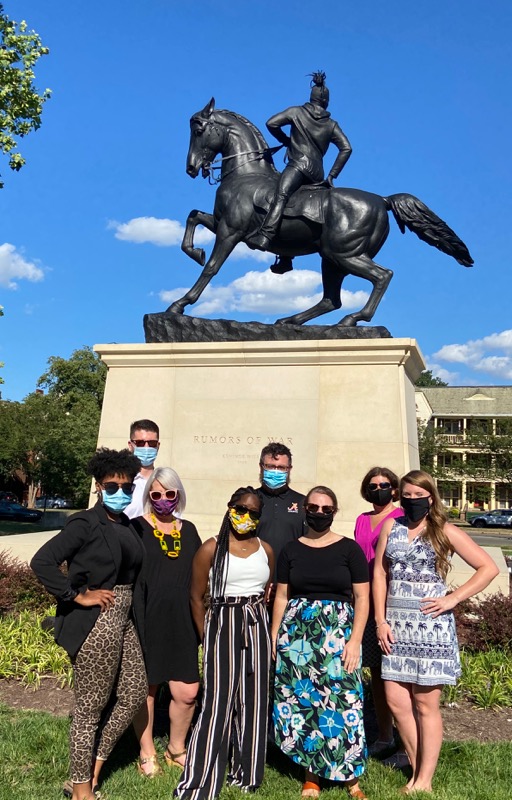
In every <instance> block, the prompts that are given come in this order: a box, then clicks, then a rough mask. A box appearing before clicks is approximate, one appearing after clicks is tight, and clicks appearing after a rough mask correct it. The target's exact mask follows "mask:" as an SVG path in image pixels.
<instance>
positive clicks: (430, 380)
mask: <svg viewBox="0 0 512 800" xmlns="http://www.w3.org/2000/svg"><path fill="white" fill-rule="evenodd" d="M416 386H419V387H421V386H448V384H447V383H446V381H443V380H441V378H436V376H435V375H433V374H432V370H431V369H424V370H423V372H422V373H421V375H420V377H419V378H418V380H417V381H416Z"/></svg>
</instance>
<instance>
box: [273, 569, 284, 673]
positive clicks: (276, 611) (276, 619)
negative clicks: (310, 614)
mask: <svg viewBox="0 0 512 800" xmlns="http://www.w3.org/2000/svg"><path fill="white" fill-rule="evenodd" d="M287 603H288V584H287V583H278V584H277V589H276V599H275V600H274V608H273V611H272V655H273V656H274V658H275V657H276V647H277V634H278V633H279V626H280V624H281V622H282V619H283V616H284V612H285V608H286V604H287Z"/></svg>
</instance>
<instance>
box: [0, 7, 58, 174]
mask: <svg viewBox="0 0 512 800" xmlns="http://www.w3.org/2000/svg"><path fill="white" fill-rule="evenodd" d="M48 52H49V50H48V48H47V47H45V46H44V45H43V43H42V42H41V37H40V36H39V35H38V34H37V33H36V32H35V31H31V30H28V26H27V23H26V22H25V21H24V20H22V21H21V22H19V23H18V22H14V20H11V19H9V17H8V16H7V14H6V13H5V12H4V7H3V4H2V3H0V149H1V151H2V153H4V155H6V156H9V166H10V168H11V169H13V170H15V171H18V170H20V169H21V168H22V166H23V165H24V164H25V159H24V158H23V156H22V155H21V153H20V152H19V151H18V149H17V148H18V140H19V139H22V138H23V137H24V136H27V134H29V133H30V132H31V131H35V130H37V129H38V128H39V127H40V126H41V114H42V111H43V105H44V103H45V102H46V101H47V100H48V98H49V97H50V94H51V92H50V90H49V89H45V90H44V91H43V92H42V93H41V94H40V93H39V92H38V91H37V89H36V86H35V83H34V79H35V74H34V67H35V65H36V63H37V61H38V60H39V59H40V58H41V56H44V55H47V54H48ZM2 187H3V182H2V181H1V180H0V188H2Z"/></svg>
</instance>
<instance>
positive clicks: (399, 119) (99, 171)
mask: <svg viewBox="0 0 512 800" xmlns="http://www.w3.org/2000/svg"><path fill="white" fill-rule="evenodd" d="M4 6H5V10H6V12H7V13H8V14H9V15H10V16H11V17H13V18H15V19H20V18H22V17H23V18H25V19H26V20H27V21H28V23H29V27H31V28H34V29H35V30H37V31H38V33H40V35H41V36H42V38H43V41H44V43H45V44H46V45H48V46H49V47H50V50H51V52H50V55H49V56H47V57H45V58H44V59H42V60H41V61H40V62H39V64H38V66H37V83H38V86H39V88H40V89H44V88H46V87H50V88H51V89H52V90H53V95H52V98H51V100H49V101H48V103H47V104H46V107H45V109H44V113H43V124H42V127H41V128H40V130H39V131H37V132H36V133H35V134H31V135H30V136H29V137H28V138H27V139H26V140H25V141H24V142H22V147H21V150H22V153H23V155H24V156H25V158H26V159H27V165H26V166H25V167H24V168H23V170H22V171H21V172H20V173H17V174H15V173H11V171H10V170H9V169H8V167H7V164H6V162H5V160H3V161H2V162H1V165H0V170H1V172H2V175H3V178H4V180H5V188H4V189H3V190H1V191H0V206H1V220H2V225H1V228H0V304H2V305H3V306H4V307H5V317H3V318H2V319H1V320H0V360H1V361H4V362H5V367H4V369H3V370H2V376H3V377H4V379H5V385H4V386H3V387H2V395H3V397H4V398H5V399H21V398H23V397H24V396H25V395H26V394H27V393H28V392H30V391H32V390H33V389H34V388H35V383H36V381H37V378H38V377H39V376H40V375H41V374H42V373H43V372H44V371H45V367H46V362H47V359H48V358H49V357H50V356H53V355H59V356H63V357H68V356H69V355H70V354H71V352H72V351H73V350H74V349H76V348H78V347H81V346H83V345H85V344H90V345H93V344H96V343H106V342H119V343H123V342H142V341H144V334H143V329H142V318H143V315H144V314H145V313H150V312H157V311H162V310H164V309H165V308H166V307H167V305H168V299H169V298H172V297H174V296H175V293H176V290H177V289H185V288H188V287H189V286H190V285H191V284H192V283H193V282H194V281H195V279H196V277H197V276H198V274H199V267H198V266H197V265H196V264H195V263H194V262H193V261H192V260H190V259H189V258H187V256H186V255H185V254H184V253H182V252H181V250H180V248H179V244H180V242H181V236H182V226H183V225H184V223H185V220H186V217H187V214H188V212H189V211H190V210H191V209H192V208H199V209H202V210H204V211H208V212H211V211H212V210H213V203H214V193H215V189H214V187H212V186H210V185H208V183H207V182H206V181H203V180H202V179H201V178H200V177H199V178H197V179H196V180H195V181H193V180H191V179H190V178H189V177H188V176H187V175H186V173H185V159H186V153H187V149H188V143H189V118H190V116H191V115H192V114H193V113H194V112H196V111H198V110H199V109H201V108H202V107H203V106H204V105H205V103H206V102H207V101H208V100H209V99H210V97H211V96H212V95H213V96H215V98H216V103H217V106H218V107H220V108H227V109H231V110H234V111H238V112H239V113H240V114H243V115H244V116H246V117H248V118H249V119H250V120H252V121H253V122H254V123H255V124H256V125H257V126H258V127H259V128H260V129H262V130H264V127H265V121H266V119H267V118H268V117H269V116H270V115H271V114H274V113H276V112H277V111H280V110H282V109H283V108H286V107H287V106H288V105H294V104H299V103H301V102H304V101H305V100H307V99H308V95H309V79H308V78H307V77H306V75H307V73H310V72H311V71H312V70H314V69H319V68H321V69H324V70H325V71H326V72H327V78H328V85H329V88H330V91H331V105H330V111H331V112H332V115H333V117H334V118H335V119H337V120H338V121H339V123H340V125H341V127H342V128H343V130H344V131H345V133H346V134H347V136H348V137H349V139H350V142H351V144H352V148H353V153H352V157H351V159H350V161H349V162H348V164H347V165H346V167H345V169H344V171H343V172H342V174H341V176H340V177H339V178H338V180H337V181H336V184H337V185H338V186H351V187H358V188H362V189H366V190H368V191H373V192H376V193H378V194H382V195H389V194H392V193H394V192H409V193H411V194H414V195H416V196H417V197H419V198H420V199H421V200H423V201H424V202H425V203H427V205H428V206H430V208H432V209H433V210H434V211H435V212H436V213H437V214H438V215H439V216H441V217H442V218H443V219H444V220H445V221H446V222H447V223H448V224H449V225H450V226H451V227H452V228H453V229H454V230H455V231H456V232H457V233H458V235H459V236H460V237H461V238H462V239H463V240H464V241H465V242H466V244H467V245H468V247H469V249H470V252H471V254H472V256H473V258H474V260H475V266H474V268H472V269H465V268H464V267H461V266H460V265H458V264H457V263H456V262H455V261H453V260H452V259H450V258H448V257H447V256H445V255H443V254H442V253H439V252H438V251H437V250H435V249H434V248H432V247H428V246H427V245H426V244H425V243H423V242H421V241H420V240H419V239H417V238H416V237H415V236H414V235H413V234H411V233H407V234H406V235H405V236H402V235H401V234H400V232H399V230H398V228H397V227H396V225H395V223H394V221H391V234H390V236H389V239H388V241H387V242H386V244H385V245H384V247H383V249H382V250H381V252H380V254H379V257H378V261H379V263H381V264H382V265H384V266H386V267H390V268H391V269H393V270H394V273H395V274H394V278H393V280H392V282H391V284H390V287H389V289H388V291H387V294H386V296H385V298H384V300H383V302H382V303H381V305H380V307H379V309H378V311H377V313H376V315H375V317H374V320H373V323H374V324H376V325H385V326H386V327H388V328H389V330H390V332H391V334H392V335H393V336H395V337H413V338H415V339H417V341H418V343H419V346H420V348H421V349H422V351H423V353H424V355H425V356H426V357H427V360H428V365H429V366H430V367H432V368H433V369H434V371H435V372H436V374H440V375H441V376H443V377H445V378H447V379H448V380H449V381H450V383H453V384H480V383H482V384H507V383H511V382H512V320H511V314H510V306H511V300H510V283H511V280H510V278H511V274H510V257H509V253H510V250H511V247H510V230H511V224H510V209H511V203H510V197H511V183H512V182H511V159H510V122H511V110H510V78H511V61H510V39H511V35H512V30H511V28H512V25H511V19H512V7H511V6H510V3H509V2H508V1H506V0H495V2H493V3H489V4H484V3H483V2H481V1H479V2H475V0H464V1H463V0H447V2H445V3H426V2H419V3H410V2H403V1H402V0H393V1H392V2H391V3H382V2H380V0H379V2H378V1H377V0H370V2H366V3H363V2H360V0H359V1H358V2H356V1H355V0H354V1H353V2H352V1H351V2H345V1H344V0H324V2H323V3H322V4H319V5H318V4H317V5H315V4H311V3H310V2H303V0H293V2H292V1H291V0H284V2H283V1H282V2H280V3H275V2H270V0H260V1H259V2H258V3H257V4H254V3H247V2H244V0H239V2H238V3H234V2H232V0H215V2H210V0H197V2H195V3H188V2H183V0H181V1H180V2H172V1H171V0H166V1H164V0H146V2H144V3H141V2H140V0H138V1H137V2H134V1H133V0H122V1H121V0H108V2H105V1H103V2H101V3H100V2H98V0H90V1H89V2H88V3H77V4H75V3H72V4H70V3H69V2H64V0H46V2H44V3H41V2H40V0H19V2H16V3H15V2H14V0H5V3H4ZM335 153H336V151H329V153H328V154H327V156H326V166H327V168H329V166H330V165H331V163H332V161H333V159H334V157H335ZM276 165H277V166H278V168H281V167H282V161H281V156H280V155H278V156H277V157H276ZM210 246H211V245H210ZM207 248H208V245H207ZM262 259H263V257H262V255H261V254H253V255H252V256H250V255H249V254H248V253H247V252H245V253H244V252H242V253H240V254H236V255H233V256H232V257H231V258H230V259H229V261H228V262H227V263H226V264H225V265H224V266H223V268H222V269H221V271H220V272H219V274H218V275H217V276H216V278H215V279H214V281H213V282H212V284H211V287H210V290H209V292H208V294H206V293H205V295H204V296H203V299H204V301H203V302H202V304H201V301H200V303H198V304H196V306H195V307H193V308H192V309H189V313H192V314H195V315H201V316H209V317H227V318H231V319H240V320H249V319H259V320H263V321H268V322H272V321H273V320H275V319H277V318H278V317H280V316H284V315H286V314H288V313H293V312H294V311H295V310H301V309H302V308H305V307H306V306H307V305H309V304H311V303H310V301H311V302H312V301H313V300H316V296H317V294H318V292H319V291H320V280H319V277H320V274H319V259H318V257H315V256H310V257H305V258H302V259H297V260H296V262H295V270H294V272H293V273H291V274H289V275H285V276H282V278H281V279H280V280H279V279H277V280H276V279H274V278H272V276H271V274H270V273H269V271H268V262H267V261H265V260H262ZM346 289H347V294H346V295H345V296H344V305H345V310H346V309H350V308H351V307H356V305H357V304H358V303H359V304H360V303H361V300H363V302H364V297H363V296H362V295H361V293H362V292H367V291H368V289H369V284H368V283H367V282H365V281H362V280H360V279H357V278H348V279H347V281H346ZM200 304H201V305H200ZM341 316H343V309H342V311H341V312H337V313H336V314H332V315H329V316H328V317H323V318H321V320H318V321H319V322H325V323H334V322H336V321H337V320H339V319H340V318H341Z"/></svg>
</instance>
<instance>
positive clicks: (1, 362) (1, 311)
mask: <svg viewBox="0 0 512 800" xmlns="http://www.w3.org/2000/svg"><path fill="white" fill-rule="evenodd" d="M3 315H4V307H3V306H0V317H3ZM3 366H4V362H3V361H0V368H1V367H3ZM0 383H5V381H4V379H3V378H1V377H0Z"/></svg>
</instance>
